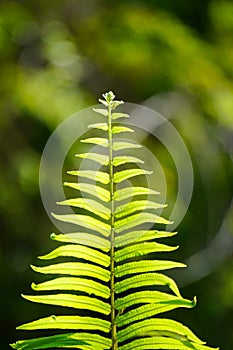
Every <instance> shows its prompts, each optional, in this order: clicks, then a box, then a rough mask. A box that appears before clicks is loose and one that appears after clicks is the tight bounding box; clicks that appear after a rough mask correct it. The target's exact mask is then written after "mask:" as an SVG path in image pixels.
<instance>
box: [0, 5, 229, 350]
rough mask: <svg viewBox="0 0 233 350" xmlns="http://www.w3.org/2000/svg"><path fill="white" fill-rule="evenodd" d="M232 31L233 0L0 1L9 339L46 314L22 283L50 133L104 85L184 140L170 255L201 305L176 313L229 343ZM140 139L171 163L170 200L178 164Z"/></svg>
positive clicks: (31, 254) (4, 314)
mask: <svg viewBox="0 0 233 350" xmlns="http://www.w3.org/2000/svg"><path fill="white" fill-rule="evenodd" d="M232 37H233V4H232V1H230V0H229V1H225V0H224V1H222V0H205V1H201V0H197V1H195V2H192V3H190V2H187V1H185V0H180V1H178V0H177V1H169V0H167V1H160V0H157V1H156V0H154V1H152V0H144V1H142V0H138V1H117V2H112V3H111V5H110V4H109V2H107V1H106V0H97V1H92V0H86V1H75V0H67V1H61V0H58V1H56V2H54V1H50V2H48V1H47V2H44V1H40V0H39V1H36V2H28V3H26V2H24V1H4V0H3V1H1V4H0V53H1V55H0V74H1V84H0V92H1V95H0V139H1V153H0V155H1V157H0V166H1V172H0V190H1V196H0V207H1V214H0V215H1V228H2V230H1V231H2V233H1V245H0V264H1V281H2V283H1V285H2V288H1V301H0V308H1V310H0V315H1V316H0V326H1V328H0V329H1V335H0V340H1V345H2V349H7V348H8V345H7V344H8V343H9V342H11V341H12V340H14V339H16V338H18V335H17V336H16V334H15V331H14V328H15V326H16V325H18V324H20V323H22V322H24V321H25V319H31V318H33V319H36V318H37V317H39V316H40V315H41V314H44V311H43V310H41V307H38V308H37V307H36V306H34V305H30V304H29V305H28V304H26V303H25V302H24V301H23V300H21V299H20V298H19V293H20V292H22V291H23V292H24V293H27V290H28V289H29V287H30V286H29V281H31V280H34V279H35V276H34V273H32V272H31V271H30V270H29V267H28V266H29V264H30V263H32V262H35V257H36V256H38V255H41V254H43V252H44V253H46V252H47V251H48V249H49V246H50V245H52V243H50V242H49V238H48V237H49V233H50V232H51V231H52V230H53V226H52V224H51V222H50V221H49V218H48V217H47V216H46V214H45V211H44V208H43V206H42V203H41V200H40V195H39V184H38V170H39V162H40V157H41V153H42V151H43V148H44V146H45V144H46V140H47V139H48V137H49V136H50V134H51V133H52V131H53V130H54V129H55V128H56V126H57V125H59V123H61V122H62V121H63V120H64V119H65V118H67V117H68V116H69V115H70V114H72V113H74V112H76V111H78V110H81V109H82V108H85V107H87V106H89V105H92V104H95V103H96V99H97V98H98V97H99V95H100V94H101V93H103V92H105V91H107V90H109V89H112V90H113V91H114V92H115V93H116V95H117V96H119V97H120V98H122V99H123V100H125V101H128V102H134V103H138V104H145V105H147V106H149V107H151V108H154V109H156V110H158V111H159V112H160V113H162V114H163V115H164V116H165V117H167V118H168V119H169V120H170V121H171V123H172V124H173V125H175V127H176V128H177V130H178V132H179V133H180V134H181V135H182V137H183V139H184V140H185V142H186V145H187V147H188V149H189V152H190V154H191V157H192V162H193V166H194V176H195V184H194V193H193V198H192V202H191V205H190V208H189V210H188V212H187V215H186V217H185V218H184V220H183V222H182V223H181V224H180V226H179V228H178V229H179V231H180V235H179V236H178V238H177V243H178V244H179V245H180V246H181V249H180V250H179V251H178V252H177V253H175V254H177V259H179V260H181V259H182V260H186V261H187V262H188V264H189V268H188V269H187V270H186V272H183V273H181V274H180V275H178V276H177V278H178V279H179V281H180V284H181V285H183V286H184V290H183V293H184V294H185V296H187V297H193V295H198V296H199V306H198V307H197V309H196V310H194V311H193V312H192V313H188V316H187V313H186V311H182V312H180V313H179V314H178V313H177V314H176V318H180V319H181V318H182V320H183V321H184V322H186V323H187V324H188V325H189V326H190V327H192V328H195V329H197V331H199V332H198V333H199V335H200V337H204V338H206V339H208V342H209V343H210V344H213V345H220V346H221V348H223V349H232V347H233V334H232V327H233V312H232V311H233V303H232V300H233V288H232V285H233V270H232V269H233V259H232V252H233V236H232V233H233V232H232V227H233V224H232V192H233V184H232V177H233V176H232V175H233V169H232V158H233V157H232V154H233V45H232ZM81 122H82V121H81V120H80V123H81ZM144 142H145V144H146V145H147V147H148V148H150V149H151V150H152V151H153V152H154V153H155V154H156V155H157V156H158V158H159V160H160V163H161V164H162V166H163V168H164V173H165V175H166V179H167V182H168V188H169V189H168V193H169V198H168V200H167V201H168V202H169V203H170V202H172V201H174V200H175V197H176V190H177V188H176V187H177V186H176V185H175V184H176V173H175V169H174V165H173V164H172V161H171V159H170V156H169V154H168V152H167V151H166V150H164V148H163V146H162V145H160V144H159V143H158V142H156V141H155V140H154V139H153V138H148V139H146V140H145V141H144ZM76 153H77V150H76ZM32 315H33V317H32ZM187 317H188V318H187Z"/></svg>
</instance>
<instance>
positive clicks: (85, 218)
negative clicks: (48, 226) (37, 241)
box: [52, 213, 111, 237]
mask: <svg viewBox="0 0 233 350" xmlns="http://www.w3.org/2000/svg"><path fill="white" fill-rule="evenodd" d="M52 215H53V217H55V218H56V219H58V220H60V221H64V222H68V223H72V224H76V225H78V226H82V227H85V228H87V229H90V230H93V231H97V232H99V233H101V234H102V235H103V236H105V237H108V236H109V235H110V229H111V227H110V225H109V224H106V223H104V222H102V221H100V220H97V219H95V218H93V217H91V216H89V215H79V214H70V215H68V214H66V215H57V214H54V213H52Z"/></svg>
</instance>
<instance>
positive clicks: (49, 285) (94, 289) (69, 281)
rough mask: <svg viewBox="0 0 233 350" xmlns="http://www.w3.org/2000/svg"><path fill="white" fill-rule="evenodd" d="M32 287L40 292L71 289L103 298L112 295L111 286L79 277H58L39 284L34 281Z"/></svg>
mask: <svg viewBox="0 0 233 350" xmlns="http://www.w3.org/2000/svg"><path fill="white" fill-rule="evenodd" d="M31 287H32V289H33V290H35V291H39V292H45V291H55V290H69V291H80V292H84V293H87V294H89V295H90V294H94V295H97V296H99V297H101V298H104V299H108V298H109V297H110V289H109V287H107V286H105V285H103V284H101V283H99V282H96V281H93V280H91V279H86V278H78V277H58V278H55V279H53V280H50V281H46V282H42V283H39V284H35V283H32V286H31Z"/></svg>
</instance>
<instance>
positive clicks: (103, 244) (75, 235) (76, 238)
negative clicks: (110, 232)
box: [50, 232, 110, 252]
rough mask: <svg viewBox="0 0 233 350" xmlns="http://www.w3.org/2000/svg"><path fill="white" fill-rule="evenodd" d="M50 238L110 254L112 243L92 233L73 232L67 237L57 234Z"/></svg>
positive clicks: (66, 235)
mask: <svg viewBox="0 0 233 350" xmlns="http://www.w3.org/2000/svg"><path fill="white" fill-rule="evenodd" d="M50 238H51V239H52V240H54V241H58V242H63V243H76V244H82V245H86V246H89V247H94V248H98V249H101V250H103V251H105V252H108V251H109V250H110V242H109V241H108V240H106V239H105V238H102V237H99V236H97V235H95V234H91V233H86V232H72V233H67V234H65V235H63V234H60V235H56V234H55V233H52V234H51V235H50Z"/></svg>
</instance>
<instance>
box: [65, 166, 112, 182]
mask: <svg viewBox="0 0 233 350" xmlns="http://www.w3.org/2000/svg"><path fill="white" fill-rule="evenodd" d="M67 173H68V174H70V175H76V176H80V177H84V178H86V179H91V180H93V181H97V182H101V183H102V184H104V185H106V184H108V183H109V174H107V173H105V172H103V171H94V170H76V171H75V170H74V171H67Z"/></svg>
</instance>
